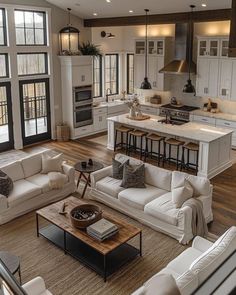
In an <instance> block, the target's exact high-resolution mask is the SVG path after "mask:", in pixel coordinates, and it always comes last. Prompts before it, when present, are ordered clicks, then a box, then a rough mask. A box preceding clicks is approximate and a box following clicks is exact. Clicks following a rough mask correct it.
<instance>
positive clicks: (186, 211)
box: [177, 206, 193, 244]
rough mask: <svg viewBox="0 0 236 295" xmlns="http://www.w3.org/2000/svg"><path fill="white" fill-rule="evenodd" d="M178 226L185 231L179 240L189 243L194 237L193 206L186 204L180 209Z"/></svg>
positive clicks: (182, 242)
mask: <svg viewBox="0 0 236 295" xmlns="http://www.w3.org/2000/svg"><path fill="white" fill-rule="evenodd" d="M177 226H178V227H179V228H180V229H181V231H183V233H184V234H183V236H182V238H181V239H180V240H179V242H180V243H181V244H187V243H188V242H189V241H190V240H191V239H192V238H193V231H192V208H190V207H188V206H184V207H182V208H181V209H180V210H179V213H178V224H177Z"/></svg>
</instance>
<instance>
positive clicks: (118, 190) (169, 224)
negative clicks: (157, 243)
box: [89, 154, 213, 244]
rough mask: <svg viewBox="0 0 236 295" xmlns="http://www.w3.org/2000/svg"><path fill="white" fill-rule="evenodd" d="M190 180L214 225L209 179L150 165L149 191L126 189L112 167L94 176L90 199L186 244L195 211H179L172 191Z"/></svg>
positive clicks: (147, 168) (147, 166)
mask: <svg viewBox="0 0 236 295" xmlns="http://www.w3.org/2000/svg"><path fill="white" fill-rule="evenodd" d="M115 158H116V160H118V161H120V162H123V161H125V160H126V159H128V158H129V159H130V163H131V164H132V163H133V164H137V163H140V161H139V160H136V159H133V158H130V157H128V156H125V155H122V154H117V155H116V157H115ZM186 177H188V180H189V182H190V183H191V185H192V187H193V189H194V197H195V198H198V199H199V200H201V202H202V204H203V213H204V216H205V220H206V221H207V222H210V221H212V219H213V214H212V185H211V184H210V182H209V180H208V179H206V178H202V177H198V176H193V175H188V174H186V173H183V172H179V171H174V172H172V171H169V170H165V169H162V168H159V167H156V166H153V165H150V164H147V163H145V184H146V188H141V189H140V188H128V189H124V188H122V187H121V186H120V184H121V180H117V179H114V178H112V166H109V167H106V168H104V169H101V170H99V171H96V172H94V173H92V174H91V182H92V190H91V192H90V194H89V197H90V198H92V199H95V200H97V201H99V202H102V203H104V204H106V205H108V206H110V207H112V208H115V209H117V210H119V211H121V212H123V213H126V214H127V215H129V216H131V217H133V218H135V219H137V220H138V221H140V222H142V223H144V224H146V225H148V226H150V227H152V228H153V229H155V230H158V231H161V232H163V233H165V234H168V235H170V236H171V237H173V238H175V239H177V240H178V241H179V242H180V243H182V244H186V243H188V242H189V241H190V240H191V239H192V238H193V233H192V226H191V219H192V209H191V208H190V207H187V206H184V207H181V208H178V209H176V208H175V206H174V204H173V203H172V196H171V190H172V189H173V188H175V187H178V186H179V184H180V183H181V182H184V179H185V178H186Z"/></svg>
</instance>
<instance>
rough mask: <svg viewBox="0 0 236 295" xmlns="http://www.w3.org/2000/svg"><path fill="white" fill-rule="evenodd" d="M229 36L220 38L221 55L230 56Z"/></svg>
mask: <svg viewBox="0 0 236 295" xmlns="http://www.w3.org/2000/svg"><path fill="white" fill-rule="evenodd" d="M228 51H229V38H222V39H220V57H228Z"/></svg>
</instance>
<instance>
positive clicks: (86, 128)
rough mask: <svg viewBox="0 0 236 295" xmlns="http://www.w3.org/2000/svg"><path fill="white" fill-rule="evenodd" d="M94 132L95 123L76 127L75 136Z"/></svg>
mask: <svg viewBox="0 0 236 295" xmlns="http://www.w3.org/2000/svg"><path fill="white" fill-rule="evenodd" d="M93 132H94V125H87V126H83V127H79V128H75V129H74V137H75V138H78V137H83V136H86V135H89V134H92V133H93Z"/></svg>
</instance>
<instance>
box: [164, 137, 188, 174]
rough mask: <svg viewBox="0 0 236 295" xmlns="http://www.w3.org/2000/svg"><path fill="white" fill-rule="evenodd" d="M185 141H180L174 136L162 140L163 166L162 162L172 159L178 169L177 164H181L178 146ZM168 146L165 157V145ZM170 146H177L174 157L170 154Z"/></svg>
mask: <svg viewBox="0 0 236 295" xmlns="http://www.w3.org/2000/svg"><path fill="white" fill-rule="evenodd" d="M184 143H185V142H183V141H180V140H177V139H175V138H167V139H165V140H164V156H163V167H164V164H165V162H169V163H170V162H171V161H174V162H176V169H177V170H178V169H179V165H181V164H182V161H181V160H179V149H180V146H182V145H184ZM167 146H168V147H169V151H168V158H167V157H166V147H167ZM172 146H175V147H176V148H177V155H176V158H174V157H173V156H172V155H171V152H172Z"/></svg>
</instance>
